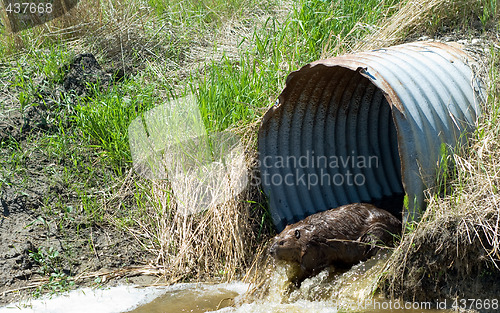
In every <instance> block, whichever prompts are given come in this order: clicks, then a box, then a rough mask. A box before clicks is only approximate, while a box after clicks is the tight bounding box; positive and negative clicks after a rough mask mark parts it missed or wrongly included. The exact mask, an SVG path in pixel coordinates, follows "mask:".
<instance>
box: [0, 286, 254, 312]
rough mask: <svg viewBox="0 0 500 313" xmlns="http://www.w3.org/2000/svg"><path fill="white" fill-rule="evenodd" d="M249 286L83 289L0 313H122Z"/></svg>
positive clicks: (239, 290) (0, 309)
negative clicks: (175, 295) (176, 297)
mask: <svg viewBox="0 0 500 313" xmlns="http://www.w3.org/2000/svg"><path fill="white" fill-rule="evenodd" d="M248 287H249V284H245V283H243V282H232V283H223V284H203V283H198V284H196V283H182V284H175V285H172V286H168V287H146V288H140V287H138V286H134V285H121V286H117V287H110V288H104V289H91V288H82V289H78V290H73V291H70V292H66V293H63V294H61V295H57V296H50V295H48V296H43V297H42V298H40V299H33V300H26V301H21V302H17V303H11V304H8V305H7V306H4V307H0V313H68V312H71V313H88V312H93V313H121V312H127V311H130V310H132V309H135V308H137V307H138V306H140V305H143V304H146V303H149V302H151V301H153V300H154V299H156V298H158V297H159V296H162V295H164V294H167V293H169V292H178V291H183V290H192V291H193V293H200V294H203V293H205V294H209V293H211V292H216V291H219V290H221V289H224V290H227V291H233V292H236V293H238V294H240V295H241V294H244V293H245V292H246V291H247V290H248Z"/></svg>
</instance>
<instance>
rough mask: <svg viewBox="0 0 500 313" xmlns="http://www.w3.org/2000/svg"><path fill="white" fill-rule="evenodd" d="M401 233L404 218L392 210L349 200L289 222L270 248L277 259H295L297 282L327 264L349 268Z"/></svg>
mask: <svg viewBox="0 0 500 313" xmlns="http://www.w3.org/2000/svg"><path fill="white" fill-rule="evenodd" d="M400 233H401V222H400V221H399V220H398V219H397V218H396V217H394V216H393V215H391V214H390V213H389V212H387V211H385V210H382V209H379V208H377V207H375V206H373V205H371V204H367V203H354V204H348V205H344V206H341V207H338V208H336V209H331V210H328V211H324V212H320V213H316V214H313V215H311V216H309V217H307V218H305V219H304V220H302V221H300V222H297V223H295V224H292V225H288V226H287V227H286V228H285V229H284V230H283V231H282V232H281V233H280V234H279V235H278V236H276V239H275V241H274V243H273V244H272V246H271V248H270V250H269V252H270V253H271V255H272V256H273V257H274V258H275V259H276V260H283V261H287V262H295V263H298V264H299V265H300V273H299V274H298V276H297V277H296V278H295V279H294V282H295V284H296V285H300V283H301V282H302V281H303V280H304V279H305V278H307V277H309V276H311V275H315V274H317V273H319V272H320V271H321V270H322V269H324V268H325V267H327V266H331V265H333V266H335V267H340V268H346V267H347V268H348V267H350V266H352V265H354V264H356V263H359V262H360V261H363V260H366V259H368V258H369V257H371V256H373V255H375V254H376V252H377V251H378V249H379V246H380V245H391V244H392V243H393V241H394V235H399V234H400Z"/></svg>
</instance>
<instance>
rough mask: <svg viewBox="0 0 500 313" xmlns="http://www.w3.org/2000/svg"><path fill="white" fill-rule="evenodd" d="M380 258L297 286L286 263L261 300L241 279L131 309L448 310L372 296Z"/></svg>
mask: <svg viewBox="0 0 500 313" xmlns="http://www.w3.org/2000/svg"><path fill="white" fill-rule="evenodd" d="M381 259H383V256H379V257H378V258H374V259H372V260H369V261H367V262H365V263H362V264H359V265H357V266H355V267H353V268H352V269H351V270H349V271H347V272H345V273H343V274H332V273H330V272H329V271H327V270H325V271H323V272H321V273H320V274H318V275H316V276H315V277H313V278H310V279H307V280H305V281H304V282H303V283H302V285H301V288H300V289H297V288H295V287H293V286H290V284H289V283H288V281H287V278H286V277H287V271H289V270H290V269H289V268H287V267H277V268H276V269H274V270H273V271H271V273H270V274H269V276H268V285H269V292H268V293H267V294H266V295H265V296H264V297H263V298H260V299H259V300H251V298H249V297H248V296H247V295H245V292H246V291H247V290H248V288H249V287H251V286H250V285H247V284H244V283H232V284H220V285H203V284H200V285H194V284H189V285H185V286H184V288H178V289H175V287H174V289H173V290H170V291H168V292H166V293H165V294H164V295H163V296H160V297H158V298H157V299H155V300H154V301H152V302H150V303H148V304H145V305H142V306H140V307H138V308H136V309H134V310H132V311H130V312H133V313H170V312H235V313H243V312H244V313H247V312H256V313H257V312H258V313H263V312H269V313H277V312H304V313H320V312H332V313H335V312H345V311H356V312H370V313H399V312H405V313H420V312H426V313H437V312H439V313H444V312H451V311H448V310H436V309H435V304H430V303H404V302H391V301H387V300H385V299H382V298H377V297H375V298H373V297H371V293H372V290H373V284H374V282H375V281H376V276H377V275H379V273H380V270H381V268H382V266H383V263H384V262H381ZM429 308H432V309H429Z"/></svg>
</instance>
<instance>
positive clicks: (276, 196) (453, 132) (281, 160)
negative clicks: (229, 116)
mask: <svg viewBox="0 0 500 313" xmlns="http://www.w3.org/2000/svg"><path fill="white" fill-rule="evenodd" d="M470 62H471V61H470V60H469V58H468V57H467V55H466V54H465V53H464V52H463V51H462V50H460V49H458V48H457V47H454V46H450V45H446V44H443V43H437V42H417V43H409V44H404V45H400V46H394V47H390V48H386V49H379V50H374V51H369V52H362V53H356V54H352V55H344V56H339V57H336V58H332V59H327V60H321V61H316V62H313V63H311V64H308V65H306V66H304V67H302V68H301V69H300V70H298V71H295V72H292V73H291V74H290V75H289V76H288V78H287V80H286V87H285V88H284V90H283V91H282V93H281V94H280V96H279V98H278V102H277V104H276V105H274V106H273V107H271V108H270V109H269V111H268V112H267V113H266V114H265V116H264V118H263V121H262V125H261V128H260V130H259V153H260V156H259V161H260V171H261V184H262V188H263V190H264V192H265V193H266V195H267V196H268V197H269V201H270V202H269V204H270V208H271V213H272V218H273V222H274V224H275V226H276V228H277V229H278V230H281V229H283V228H284V227H285V226H286V225H287V224H291V223H294V222H297V221H299V220H301V219H303V218H305V217H306V216H308V215H311V214H313V213H316V212H320V211H324V210H327V209H329V208H333V207H337V206H340V205H344V204H349V203H355V202H370V203H375V204H378V205H379V206H381V207H382V208H384V209H386V210H388V211H390V212H391V213H393V214H394V215H396V216H399V217H402V218H403V220H405V221H407V220H415V219H418V218H419V217H420V212H421V210H423V209H424V208H425V203H424V196H423V191H424V190H425V189H426V188H427V187H431V186H432V185H433V184H434V182H435V177H436V173H437V172H436V164H437V162H438V160H439V157H440V153H441V148H442V145H443V144H445V145H447V146H449V147H451V148H452V147H454V146H455V145H456V144H457V143H459V142H464V140H467V136H464V134H468V133H470V132H471V131H473V130H474V129H475V126H476V121H477V117H478V115H479V114H480V103H481V102H482V99H483V98H484V97H483V92H484V90H483V87H482V84H481V82H479V81H477V80H476V78H475V77H474V76H473V73H472V70H471V68H470V66H469V64H470ZM404 194H406V195H408V198H409V209H408V210H406V211H405V212H402V209H403V205H402V196H403V195H404Z"/></svg>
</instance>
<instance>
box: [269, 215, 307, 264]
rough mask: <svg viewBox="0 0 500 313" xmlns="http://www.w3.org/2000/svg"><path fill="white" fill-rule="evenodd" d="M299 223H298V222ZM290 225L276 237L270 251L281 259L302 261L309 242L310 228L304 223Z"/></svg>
mask: <svg viewBox="0 0 500 313" xmlns="http://www.w3.org/2000/svg"><path fill="white" fill-rule="evenodd" d="M297 224H298V223H297ZM297 224H293V225H288V226H287V227H286V228H285V229H284V230H283V231H282V232H281V233H280V234H279V235H278V236H276V238H275V239H274V242H273V244H272V245H271V248H270V249H269V252H270V253H271V255H272V256H273V257H274V258H275V259H276V260H279V261H288V262H297V263H300V262H301V259H302V255H303V254H304V250H305V245H306V243H307V241H308V240H307V239H306V237H307V235H308V230H307V229H306V228H305V227H303V226H302V225H297Z"/></svg>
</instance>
